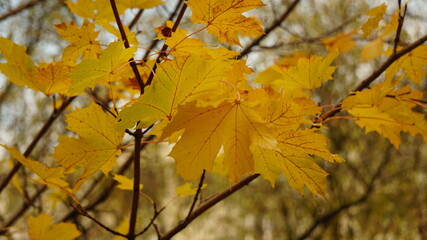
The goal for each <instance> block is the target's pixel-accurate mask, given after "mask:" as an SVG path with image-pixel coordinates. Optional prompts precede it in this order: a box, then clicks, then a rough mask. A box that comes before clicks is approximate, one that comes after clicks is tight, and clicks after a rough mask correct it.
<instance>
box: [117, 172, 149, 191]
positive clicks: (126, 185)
mask: <svg viewBox="0 0 427 240" xmlns="http://www.w3.org/2000/svg"><path fill="white" fill-rule="evenodd" d="M113 175H114V180H116V181H117V182H119V183H120V184H119V185H117V186H116V187H117V188H119V189H122V190H130V191H132V190H133V182H134V180H133V178H127V177H125V176H123V175H119V174H113ZM143 187H144V186H143V185H142V184H139V190H142V188H143Z"/></svg>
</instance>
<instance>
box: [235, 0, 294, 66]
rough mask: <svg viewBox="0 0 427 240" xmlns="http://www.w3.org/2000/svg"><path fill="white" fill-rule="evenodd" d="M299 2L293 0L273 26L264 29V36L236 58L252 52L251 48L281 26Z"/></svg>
mask: <svg viewBox="0 0 427 240" xmlns="http://www.w3.org/2000/svg"><path fill="white" fill-rule="evenodd" d="M299 2H300V0H294V1H293V2H292V3H291V5H289V7H288V8H287V9H286V11H285V12H284V13H283V14H282V16H280V18H278V19H276V21H274V22H273V24H271V25H270V26H269V27H268V28H266V29H265V34H263V35H261V36H259V37H258V38H257V39H255V40H254V41H252V43H251V44H249V45H248V46H246V47H245V48H244V49H243V50H242V52H240V56H239V57H238V59H241V58H242V57H244V56H246V55H248V54H249V53H250V52H251V51H252V48H253V47H255V46H257V45H259V44H260V43H261V41H262V40H263V39H264V38H266V37H267V36H268V35H269V33H270V32H272V31H273V30H274V29H276V28H277V27H278V26H280V24H282V23H283V22H284V21H285V20H286V19H287V18H288V17H289V15H290V14H291V12H292V11H293V10H294V8H295V7H296V6H297V4H298V3H299Z"/></svg>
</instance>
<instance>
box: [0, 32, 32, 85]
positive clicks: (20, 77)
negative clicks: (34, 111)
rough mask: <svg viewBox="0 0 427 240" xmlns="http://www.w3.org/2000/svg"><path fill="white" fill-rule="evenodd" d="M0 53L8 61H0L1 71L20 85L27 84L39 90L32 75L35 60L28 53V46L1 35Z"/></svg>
mask: <svg viewBox="0 0 427 240" xmlns="http://www.w3.org/2000/svg"><path fill="white" fill-rule="evenodd" d="M0 53H1V55H2V56H3V58H4V59H5V60H6V61H7V62H6V63H0V72H1V73H3V74H4V75H6V76H7V77H8V78H9V81H10V82H12V83H14V84H16V85H18V86H27V87H28V88H31V89H35V90H37V87H38V86H37V84H35V83H34V82H33V81H32V79H31V77H30V76H31V73H32V72H33V71H34V69H35V66H34V62H33V60H31V58H30V57H29V56H28V55H27V53H26V48H25V47H24V46H21V45H18V44H16V43H14V42H13V41H11V40H9V39H7V38H3V37H0Z"/></svg>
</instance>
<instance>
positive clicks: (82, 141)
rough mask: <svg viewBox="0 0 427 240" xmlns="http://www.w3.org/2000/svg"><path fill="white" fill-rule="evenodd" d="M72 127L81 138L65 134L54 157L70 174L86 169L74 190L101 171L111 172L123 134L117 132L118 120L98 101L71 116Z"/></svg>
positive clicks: (69, 118) (68, 118) (69, 120)
mask: <svg viewBox="0 0 427 240" xmlns="http://www.w3.org/2000/svg"><path fill="white" fill-rule="evenodd" d="M67 123H68V127H67V128H68V129H70V130H71V131H74V132H76V133H78V135H79V138H72V137H66V136H61V137H60V139H59V145H58V146H57V147H56V148H55V153H54V154H53V157H54V158H55V160H56V162H57V163H58V164H60V165H62V167H63V168H64V170H65V171H66V172H67V173H71V172H73V171H75V168H76V167H81V168H83V171H82V173H81V174H80V176H79V177H78V179H77V180H76V183H75V185H74V189H73V190H74V191H76V190H78V188H79V187H80V185H81V184H82V183H83V182H84V181H85V180H86V179H87V178H89V177H90V176H91V175H93V174H94V173H95V172H96V171H97V170H102V171H103V172H104V173H105V174H107V173H108V172H109V171H110V170H111V168H112V166H114V165H115V162H116V156H117V155H118V154H120V152H121V150H120V143H121V140H122V137H123V133H118V132H116V120H115V118H114V117H113V116H111V115H109V114H108V113H106V112H104V111H103V110H102V108H101V107H100V106H98V105H96V104H92V105H90V106H89V107H87V108H83V109H77V110H75V111H74V112H72V113H70V114H68V115H67Z"/></svg>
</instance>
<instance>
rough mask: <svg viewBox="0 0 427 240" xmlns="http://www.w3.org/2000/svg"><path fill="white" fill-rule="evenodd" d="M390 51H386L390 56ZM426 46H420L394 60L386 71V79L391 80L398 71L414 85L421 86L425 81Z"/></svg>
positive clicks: (426, 64)
mask: <svg viewBox="0 0 427 240" xmlns="http://www.w3.org/2000/svg"><path fill="white" fill-rule="evenodd" d="M391 51H392V50H391V49H389V50H388V51H387V53H388V54H391ZM426 56H427V45H421V46H419V47H417V48H415V49H414V50H412V51H411V52H409V53H408V54H405V55H403V56H402V57H400V58H399V59H398V60H396V61H395V62H394V63H393V64H392V65H391V66H390V67H389V68H388V69H387V70H386V79H387V80H391V79H393V78H394V77H395V76H396V75H398V73H399V71H402V70H403V71H402V73H403V74H404V75H406V76H407V77H408V78H409V79H411V80H412V81H413V82H414V83H416V84H421V82H422V80H423V79H425V76H426V71H425V68H426V66H427V57H426Z"/></svg>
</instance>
